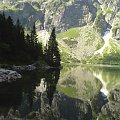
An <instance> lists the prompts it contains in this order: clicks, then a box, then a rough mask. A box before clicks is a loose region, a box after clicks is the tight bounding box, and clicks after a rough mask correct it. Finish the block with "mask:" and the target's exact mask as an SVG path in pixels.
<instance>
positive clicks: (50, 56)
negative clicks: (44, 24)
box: [45, 27, 61, 67]
mask: <svg viewBox="0 0 120 120" xmlns="http://www.w3.org/2000/svg"><path fill="white" fill-rule="evenodd" d="M45 54H46V55H45V56H46V57H45V59H46V62H47V63H48V64H49V65H50V66H53V67H59V66H61V64H60V62H61V58H60V52H59V49H58V43H57V41H56V34H55V27H54V28H53V30H52V33H51V36H50V39H49V41H48V46H47V50H46V53H45Z"/></svg>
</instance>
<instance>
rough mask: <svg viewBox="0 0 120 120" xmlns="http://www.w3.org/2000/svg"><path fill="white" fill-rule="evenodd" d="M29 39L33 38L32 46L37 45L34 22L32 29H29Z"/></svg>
mask: <svg viewBox="0 0 120 120" xmlns="http://www.w3.org/2000/svg"><path fill="white" fill-rule="evenodd" d="M31 39H32V40H33V43H34V46H35V45H37V43H38V36H37V33H36V27H35V23H34V25H33V29H32V31H31Z"/></svg>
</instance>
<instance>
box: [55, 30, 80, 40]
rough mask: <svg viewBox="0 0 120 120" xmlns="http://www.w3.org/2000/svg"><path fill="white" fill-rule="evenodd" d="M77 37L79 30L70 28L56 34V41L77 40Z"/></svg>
mask: <svg viewBox="0 0 120 120" xmlns="http://www.w3.org/2000/svg"><path fill="white" fill-rule="evenodd" d="M77 37H79V28H71V29H69V30H67V31H65V32H63V33H59V34H57V38H58V39H62V38H71V39H72V38H77Z"/></svg>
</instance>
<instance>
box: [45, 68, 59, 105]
mask: <svg viewBox="0 0 120 120" xmlns="http://www.w3.org/2000/svg"><path fill="white" fill-rule="evenodd" d="M45 76H46V77H45V83H46V92H47V98H48V99H49V104H50V106H51V104H52V100H53V95H54V93H55V91H56V85H57V83H58V80H59V76H60V70H59V69H56V70H52V69H50V70H47V71H46V75H45Z"/></svg>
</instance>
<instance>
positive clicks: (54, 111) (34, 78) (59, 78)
mask: <svg viewBox="0 0 120 120" xmlns="http://www.w3.org/2000/svg"><path fill="white" fill-rule="evenodd" d="M21 74H22V76H23V77H22V79H18V80H17V81H15V82H11V83H0V120H4V119H6V120H14V119H18V120H19V119H20V120H120V107H119V106H120V91H119V90H120V68H119V67H115V66H113V67H112V66H106V67H105V66H85V65H81V66H72V67H71V66H69V67H68V66H67V67H63V69H62V70H47V71H40V70H38V71H28V72H22V73H21Z"/></svg>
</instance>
